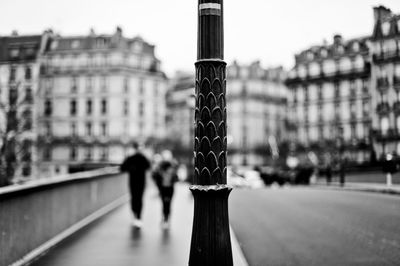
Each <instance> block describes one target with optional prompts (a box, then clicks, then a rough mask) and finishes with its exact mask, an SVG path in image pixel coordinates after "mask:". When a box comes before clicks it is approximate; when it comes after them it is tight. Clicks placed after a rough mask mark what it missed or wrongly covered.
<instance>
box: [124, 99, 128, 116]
mask: <svg viewBox="0 0 400 266" xmlns="http://www.w3.org/2000/svg"><path fill="white" fill-rule="evenodd" d="M128 114H129V102H128V100H125V101H124V115H125V116H127V115H128Z"/></svg>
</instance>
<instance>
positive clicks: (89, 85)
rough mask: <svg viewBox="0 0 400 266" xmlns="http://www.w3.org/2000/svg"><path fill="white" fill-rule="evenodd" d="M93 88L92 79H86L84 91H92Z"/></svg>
mask: <svg viewBox="0 0 400 266" xmlns="http://www.w3.org/2000/svg"><path fill="white" fill-rule="evenodd" d="M92 87H93V78H92V77H86V91H88V92H89V91H92Z"/></svg>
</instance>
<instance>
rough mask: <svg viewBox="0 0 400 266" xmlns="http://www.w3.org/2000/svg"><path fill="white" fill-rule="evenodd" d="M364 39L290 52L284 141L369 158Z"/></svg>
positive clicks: (338, 39) (336, 39) (340, 40)
mask: <svg viewBox="0 0 400 266" xmlns="http://www.w3.org/2000/svg"><path fill="white" fill-rule="evenodd" d="M369 44H370V38H369V37H361V38H356V39H352V40H347V41H345V40H343V38H342V37H341V36H340V35H335V36H334V38H333V42H332V43H331V44H328V43H326V42H325V43H324V44H322V45H317V46H312V47H310V48H308V49H306V50H304V51H302V52H300V53H299V54H297V55H296V56H295V66H294V68H293V69H292V70H291V71H290V72H289V76H288V79H287V81H286V83H287V85H288V88H289V92H290V93H289V97H288V122H289V124H290V125H291V127H290V129H291V130H290V132H289V134H290V139H291V140H293V142H294V143H295V144H297V145H298V146H302V147H303V148H306V149H311V150H313V151H315V152H317V153H323V152H327V151H330V152H341V153H343V155H344V156H345V157H346V158H347V159H349V160H351V161H354V162H365V161H369V159H370V155H371V148H372V146H371V138H370V137H371V135H370V127H371V120H372V113H371V94H370V89H371V88H370V71H371V66H370V57H369Z"/></svg>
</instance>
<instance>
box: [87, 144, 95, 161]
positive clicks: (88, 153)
mask: <svg viewBox="0 0 400 266" xmlns="http://www.w3.org/2000/svg"><path fill="white" fill-rule="evenodd" d="M92 156H93V148H92V147H86V153H85V159H86V160H87V161H90V160H92Z"/></svg>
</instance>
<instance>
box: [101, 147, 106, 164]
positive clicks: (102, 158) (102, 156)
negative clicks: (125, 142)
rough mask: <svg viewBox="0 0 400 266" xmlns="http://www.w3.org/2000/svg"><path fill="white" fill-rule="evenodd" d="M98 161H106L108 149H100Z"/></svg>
mask: <svg viewBox="0 0 400 266" xmlns="http://www.w3.org/2000/svg"><path fill="white" fill-rule="evenodd" d="M100 160H101V161H107V160H108V147H102V149H101V154H100Z"/></svg>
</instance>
